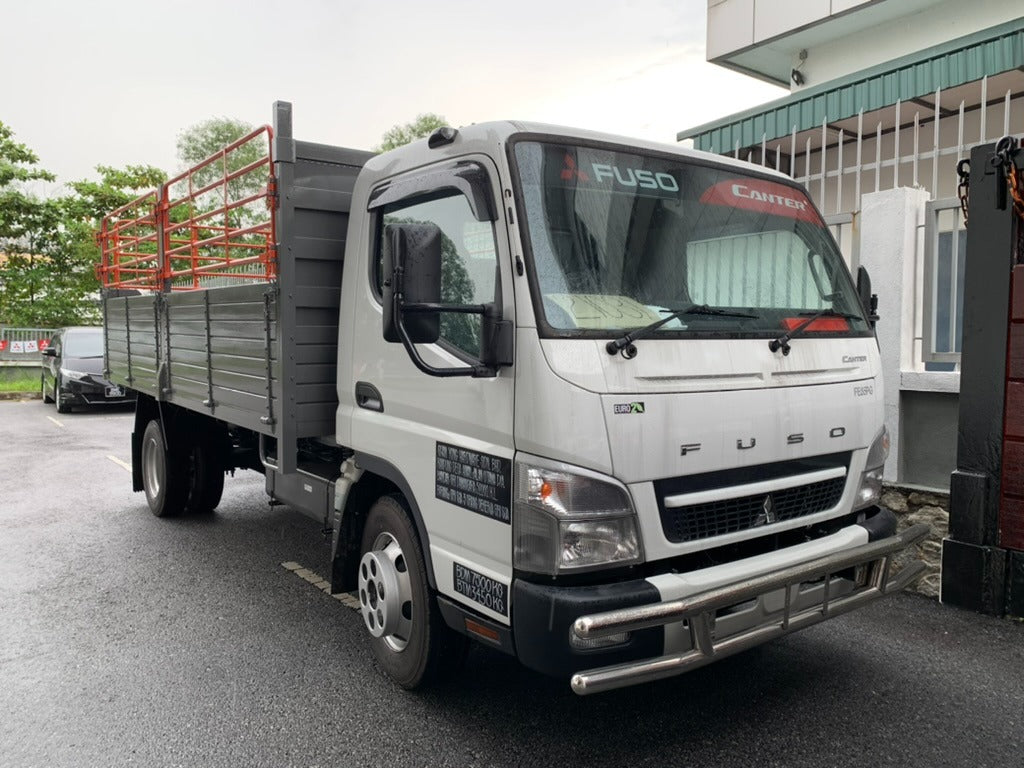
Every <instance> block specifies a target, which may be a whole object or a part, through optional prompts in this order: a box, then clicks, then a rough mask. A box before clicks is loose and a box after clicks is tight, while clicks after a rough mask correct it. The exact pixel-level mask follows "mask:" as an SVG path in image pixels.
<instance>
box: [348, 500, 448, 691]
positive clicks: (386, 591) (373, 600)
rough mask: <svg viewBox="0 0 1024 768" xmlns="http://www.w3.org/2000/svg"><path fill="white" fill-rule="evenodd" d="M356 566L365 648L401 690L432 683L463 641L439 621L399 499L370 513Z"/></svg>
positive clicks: (417, 544) (377, 504) (379, 504)
mask: <svg viewBox="0 0 1024 768" xmlns="http://www.w3.org/2000/svg"><path fill="white" fill-rule="evenodd" d="M360 551H361V552H362V557H361V559H360V561H359V604H360V609H361V613H362V616H363V622H364V623H365V624H366V628H367V630H369V632H370V638H371V641H370V643H371V648H372V649H373V655H374V656H375V657H376V659H377V661H378V662H380V665H381V666H382V667H383V668H384V671H385V672H387V674H388V676H389V677H390V678H391V679H393V680H394V681H395V682H396V683H398V684H399V685H401V686H402V687H403V688H407V689H410V690H411V689H413V688H418V687H420V686H422V685H426V684H429V683H432V682H437V681H439V680H440V679H441V678H443V677H444V676H445V675H447V674H450V673H451V672H452V671H454V669H456V668H457V667H458V666H459V664H460V663H461V661H462V660H463V659H464V658H465V654H466V638H465V637H464V636H463V635H459V634H457V633H456V632H454V631H453V630H451V629H450V628H449V627H448V626H447V625H446V624H445V623H444V619H443V618H441V612H440V610H439V609H438V607H437V601H436V600H435V598H434V596H433V594H432V593H431V591H430V586H429V584H428V582H427V569H426V565H425V561H424V558H423V550H422V548H421V546H420V542H419V537H418V536H417V535H416V530H415V528H414V527H413V524H412V521H411V520H410V517H409V512H408V511H407V510H406V508H405V506H404V504H403V503H402V501H401V500H400V497H396V496H383V497H381V498H379V499H377V501H376V502H375V503H374V505H373V506H372V507H371V508H370V513H369V516H368V517H367V520H366V528H365V529H364V531H363V541H362V548H361V550H360Z"/></svg>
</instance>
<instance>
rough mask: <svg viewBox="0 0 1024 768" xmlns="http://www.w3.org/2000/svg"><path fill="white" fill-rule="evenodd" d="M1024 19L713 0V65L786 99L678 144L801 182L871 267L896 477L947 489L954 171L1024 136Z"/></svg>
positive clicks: (952, 440)
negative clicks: (986, 148)
mask: <svg viewBox="0 0 1024 768" xmlns="http://www.w3.org/2000/svg"><path fill="white" fill-rule="evenodd" d="M1022 12H1024V6H1022V5H1021V4H1020V2H1019V0H974V2H971V3H963V2H957V1H953V2H950V1H949V0H802V1H801V2H799V3H797V2H791V1H790V0H708V24H707V56H708V60H709V61H712V62H714V63H716V64H719V65H721V66H724V67H728V68H730V69H734V70H737V71H740V72H744V73H746V74H748V75H751V76H753V77H758V78H761V79H763V80H767V81H769V82H773V83H776V84H779V85H784V86H788V87H789V89H790V93H789V95H788V96H786V97H784V98H781V99H778V100H776V101H774V102H771V103H768V104H765V105H762V106H760V107H757V108H754V109H750V110H746V111H744V112H740V113H738V114H734V115H729V116H727V117H723V118H722V119H720V120H716V121H714V122H712V123H707V124H705V125H700V126H696V127H692V128H689V129H686V130H683V131H680V132H679V134H678V136H677V138H678V140H680V141H690V142H692V143H693V145H694V146H695V147H697V148H698V149H703V150H707V151H711V152H716V153H720V154H728V155H732V156H735V157H739V158H742V159H746V160H748V161H750V162H753V163H757V164H763V165H767V166H771V167H773V168H778V169H779V170H782V171H784V172H785V173H788V174H789V175H791V176H793V177H794V178H796V179H798V180H799V181H801V182H802V183H803V184H804V185H805V186H806V187H807V188H808V190H809V192H810V194H811V196H812V197H813V198H814V200H815V202H816V203H817V205H818V207H819V208H820V209H821V211H822V213H823V214H824V215H825V217H826V221H827V222H828V223H829V225H830V226H831V227H832V229H833V232H834V233H835V234H836V239H837V240H838V241H839V243H840V245H841V247H842V248H843V252H844V254H845V255H846V257H847V260H848V261H849V263H850V266H851V267H852V268H854V269H855V268H856V267H857V266H859V265H861V264H863V265H865V266H867V267H868V268H869V269H870V271H871V274H872V277H873V279H874V285H875V288H876V291H877V292H878V294H879V301H880V311H881V314H882V316H883V319H882V323H881V324H880V326H879V343H880V346H881V349H882V358H883V369H884V372H885V383H886V398H887V402H886V407H887V422H888V424H889V429H890V432H891V433H892V435H893V451H892V455H891V456H890V460H889V462H888V463H887V465H886V479H887V480H888V481H890V482H899V483H902V484H907V485H918V486H923V487H928V488H939V489H945V488H948V485H949V475H950V472H951V471H952V470H953V469H954V467H955V464H956V459H955V451H956V427H957V418H956V414H957V392H958V391H959V372H958V366H959V358H960V315H961V311H962V295H963V294H962V291H963V284H962V277H963V271H964V264H965V258H966V245H965V243H966V238H965V231H964V222H963V215H962V213H961V203H960V199H959V198H958V182H959V177H958V176H957V164H958V162H959V161H960V160H961V159H964V158H966V157H968V155H969V153H970V149H971V147H973V146H975V145H977V144H983V143H989V142H992V141H996V140H997V139H999V138H1000V137H1002V136H1004V135H1007V134H1014V135H1020V134H1022V133H1024V16H1022V15H1021V14H1022ZM872 217H873V218H872ZM894 227H895V228H897V229H900V228H901V229H902V237H901V235H900V232H898V231H893V229H894Z"/></svg>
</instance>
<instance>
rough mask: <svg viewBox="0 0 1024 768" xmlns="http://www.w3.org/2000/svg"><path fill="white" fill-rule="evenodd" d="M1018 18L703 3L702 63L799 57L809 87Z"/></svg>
mask: <svg viewBox="0 0 1024 768" xmlns="http://www.w3.org/2000/svg"><path fill="white" fill-rule="evenodd" d="M851 9H852V12H851ZM908 14H909V15H908ZM1022 15H1024V4H1022V3H1021V0H971V2H964V0H873V1H872V0H799V1H797V0H708V21H707V57H708V59H709V60H714V59H719V58H721V57H724V56H728V55H730V54H733V53H736V52H738V51H741V50H744V49H749V48H751V47H754V51H756V50H757V47H758V46H762V47H763V50H762V52H761V53H760V54H758V55H744V56H743V57H742V64H743V65H744V66H745V67H748V68H753V69H756V68H757V64H758V62H759V61H762V62H765V66H767V62H769V61H775V62H777V61H778V57H779V56H780V55H783V56H790V57H791V60H792V66H794V67H795V66H797V65H799V64H800V60H799V58H798V56H797V54H798V52H799V51H800V50H801V49H806V50H807V53H808V56H807V59H806V61H804V62H803V64H802V65H801V68H800V71H801V73H802V74H803V75H804V78H805V85H804V86H803V87H809V86H813V85H820V84H822V83H824V82H827V81H830V80H833V79H835V78H838V77H843V76H845V75H847V74H850V73H851V72H859V71H860V70H863V69H867V68H868V67H872V66H874V65H876V64H881V63H883V62H886V61H891V60H893V59H896V58H900V57H901V56H906V55H909V54H912V53H916V52H918V51H921V50H924V49H927V48H931V47H932V46H935V45H940V44H942V43H945V42H948V41H950V40H955V39H957V38H960V37H964V36H966V35H970V34H972V33H974V32H978V31H981V30H984V29H988V28H990V27H994V26H997V25H999V24H1003V23H1005V22H1008V21H1012V20H1014V19H1017V18H1019V17H1020V16H1022ZM793 90H799V86H793Z"/></svg>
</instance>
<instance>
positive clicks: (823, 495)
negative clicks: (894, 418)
mask: <svg viewBox="0 0 1024 768" xmlns="http://www.w3.org/2000/svg"><path fill="white" fill-rule="evenodd" d="M845 485H846V478H845V477H835V478H832V479H830V480H822V481H820V482H817V483H809V484H807V485H801V486H797V487H796V488H786V489H784V490H781V491H772V492H771V493H767V494H765V493H759V494H756V495H754V496H743V497H740V498H737V499H724V500H722V501H710V502H707V503H704V504H692V505H690V506H687V507H676V508H672V509H670V508H667V507H665V506H664V504H660V505H659V506H661V526H662V529H663V530H664V532H665V537H666V538H667V539H668V540H669V541H671V542H674V543H680V542H685V541H698V540H700V539H709V538H711V537H713V536H722V535H723V534H727V533H735V532H737V531H746V530H749V529H751V528H756V527H759V526H762V525H768V524H770V523H773V522H783V521H785V520H794V519H796V518H799V517H806V516H807V515H813V514H816V513H818V512H824V511H825V510H828V509H831V508H832V507H834V506H836V504H838V503H839V500H840V499H841V498H842V496H843V488H844V486H845ZM769 498H770V499H771V503H770V504H768V505H767V506H768V507H769V509H766V508H765V507H766V502H767V501H768V499H769Z"/></svg>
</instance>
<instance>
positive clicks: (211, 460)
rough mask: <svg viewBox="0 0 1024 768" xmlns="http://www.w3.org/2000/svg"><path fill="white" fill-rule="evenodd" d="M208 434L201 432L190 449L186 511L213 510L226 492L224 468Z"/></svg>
mask: <svg viewBox="0 0 1024 768" xmlns="http://www.w3.org/2000/svg"><path fill="white" fill-rule="evenodd" d="M211 439H212V438H210V437H209V436H208V435H205V434H200V435H199V437H198V438H196V440H195V441H194V442H193V443H192V445H191V446H190V449H189V459H188V498H187V499H186V500H185V511H186V512H189V513H204V512H212V511H213V510H214V509H216V508H217V505H218V504H220V499H221V496H222V495H223V493H224V469H223V467H221V463H220V461H219V456H217V454H216V451H215V450H213V448H212V447H211V443H210V440H211Z"/></svg>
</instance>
